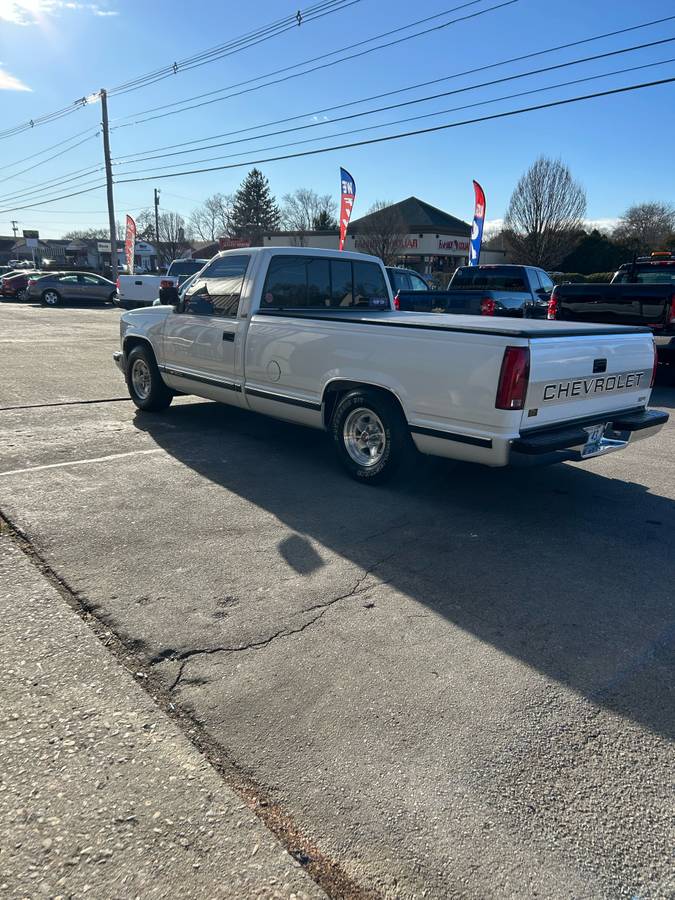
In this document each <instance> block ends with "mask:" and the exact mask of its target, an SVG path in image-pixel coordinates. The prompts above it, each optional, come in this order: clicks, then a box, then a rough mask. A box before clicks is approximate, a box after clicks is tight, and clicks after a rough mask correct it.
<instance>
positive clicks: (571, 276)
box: [549, 272, 586, 284]
mask: <svg viewBox="0 0 675 900" xmlns="http://www.w3.org/2000/svg"><path fill="white" fill-rule="evenodd" d="M549 275H550V276H551V280H552V281H553V283H554V284H568V283H570V282H571V283H572V284H583V282H584V281H586V276H585V275H582V274H581V272H549Z"/></svg>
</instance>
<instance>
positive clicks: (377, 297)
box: [353, 262, 389, 309]
mask: <svg viewBox="0 0 675 900" xmlns="http://www.w3.org/2000/svg"><path fill="white" fill-rule="evenodd" d="M353 305H354V306H369V307H375V308H380V309H381V308H383V307H387V306H388V305H389V295H388V293H387V285H386V284H385V281H384V274H383V272H382V269H381V268H380V267H379V266H378V265H377V263H370V262H355V263H354V304H353Z"/></svg>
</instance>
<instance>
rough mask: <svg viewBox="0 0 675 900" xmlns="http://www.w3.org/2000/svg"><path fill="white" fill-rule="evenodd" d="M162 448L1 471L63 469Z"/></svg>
mask: <svg viewBox="0 0 675 900" xmlns="http://www.w3.org/2000/svg"><path fill="white" fill-rule="evenodd" d="M161 452H162V448H161V447H156V448H155V449H154V450H130V451H129V452H128V453H111V454H110V456H95V457H93V458H92V459H71V460H68V461H66V462H58V463H48V464H47V465H44V466H29V467H28V468H27V469H9V470H8V471H7V472H0V477H2V476H4V475H24V474H26V473H27V472H40V471H42V470H43V469H63V468H65V467H66V466H86V465H89V464H90V463H102V462H111V461H112V460H114V459H123V458H124V457H127V456H148V455H149V454H150V453H161Z"/></svg>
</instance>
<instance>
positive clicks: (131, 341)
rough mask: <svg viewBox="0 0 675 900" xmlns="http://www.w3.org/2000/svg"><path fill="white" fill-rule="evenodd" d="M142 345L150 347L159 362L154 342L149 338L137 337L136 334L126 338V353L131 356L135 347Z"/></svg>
mask: <svg viewBox="0 0 675 900" xmlns="http://www.w3.org/2000/svg"><path fill="white" fill-rule="evenodd" d="M141 345H143V346H145V347H147V348H148V350H149V351H150V352H151V353H152V357H153V359H154V360H155V362H157V358H156V357H155V351H154V350H153V349H152V344H151V343H150V341H149V340H147V338H142V337H137V336H136V335H135V334H132V335H130V336H129V337H128V338H125V339H124V347H123V349H124V355H125V356H127V357H128V356H129V354H130V353H131V351H132V350H133V349H134V347H140V346H141Z"/></svg>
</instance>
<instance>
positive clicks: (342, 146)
mask: <svg viewBox="0 0 675 900" xmlns="http://www.w3.org/2000/svg"><path fill="white" fill-rule="evenodd" d="M673 82H675V76H673V77H672V78H662V79H659V80H658V81H648V82H643V83H642V84H632V85H627V86H626V87H620V88H612V89H611V90H607V91H599V92H598V93H594V94H583V95H580V96H578V97H569V98H567V99H564V100H552V101H551V102H550V103H540V104H537V105H536V106H526V107H521V108H520V109H512V110H507V111H506V112H500V113H493V114H491V115H489V116H480V117H478V118H476V119H465V120H463V121H461V122H448V123H445V124H443V125H434V126H431V127H429V128H418V129H416V130H414V131H404V132H401V133H399V134H390V135H385V136H384V137H377V138H368V139H366V140H363V141H353V142H350V143H347V144H335V145H334V146H332V147H322V148H320V149H317V150H303V151H301V152H299V153H286V154H283V155H282V156H270V157H266V158H263V159H253V160H247V161H246V162H239V163H229V164H228V165H225V166H209V167H208V168H205V169H190V170H188V171H186V172H169V173H167V174H165V175H157V174H152V175H146V176H144V177H142V178H122V179H120V180H118V181H116V184H131V183H133V182H138V181H151V180H153V179H160V178H179V177H181V176H183V175H200V174H202V173H204V172H221V171H223V170H225V169H239V168H242V167H243V166H251V165H262V164H263V163H269V162H279V161H281V160H285V159H298V158H300V157H305V156H318V155H319V154H322V153H331V152H333V151H334V150H349V149H352V148H354V147H365V146H368V145H370V144H382V143H384V142H386V141H396V140H400V139H402V138H407V137H414V136H416V135H420V134H432V133H434V132H437V131H445V130H447V129H449V128H460V127H463V126H465V125H475V124H478V123H480V122H490V121H493V120H495V119H504V118H507V117H511V116H517V115H522V114H524V113H530V112H536V111H537V110H542V109H552V108H554V107H557V106H566V105H568V104H571V103H579V102H581V101H583V100H593V99H595V98H596V97H609V96H612V95H615V94H625V93H628V92H629V91H636V90H641V89H644V88H650V87H657V86H658V85H662V84H672V83H673ZM0 212H2V211H1V210H0Z"/></svg>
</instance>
